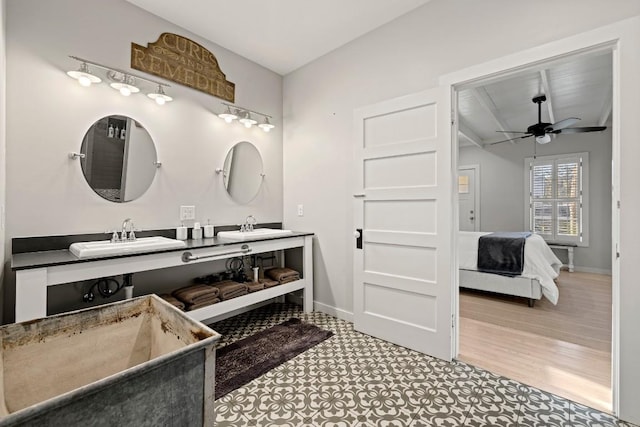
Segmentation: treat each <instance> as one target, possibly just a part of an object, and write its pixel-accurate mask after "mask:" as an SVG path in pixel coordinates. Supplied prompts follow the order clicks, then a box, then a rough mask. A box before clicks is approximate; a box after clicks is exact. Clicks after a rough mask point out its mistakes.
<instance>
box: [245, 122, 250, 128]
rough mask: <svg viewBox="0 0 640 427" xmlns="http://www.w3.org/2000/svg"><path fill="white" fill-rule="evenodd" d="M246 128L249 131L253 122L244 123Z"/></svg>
mask: <svg viewBox="0 0 640 427" xmlns="http://www.w3.org/2000/svg"><path fill="white" fill-rule="evenodd" d="M244 127H246V128H247V129H248V128H250V127H251V122H248V121H246V122H244Z"/></svg>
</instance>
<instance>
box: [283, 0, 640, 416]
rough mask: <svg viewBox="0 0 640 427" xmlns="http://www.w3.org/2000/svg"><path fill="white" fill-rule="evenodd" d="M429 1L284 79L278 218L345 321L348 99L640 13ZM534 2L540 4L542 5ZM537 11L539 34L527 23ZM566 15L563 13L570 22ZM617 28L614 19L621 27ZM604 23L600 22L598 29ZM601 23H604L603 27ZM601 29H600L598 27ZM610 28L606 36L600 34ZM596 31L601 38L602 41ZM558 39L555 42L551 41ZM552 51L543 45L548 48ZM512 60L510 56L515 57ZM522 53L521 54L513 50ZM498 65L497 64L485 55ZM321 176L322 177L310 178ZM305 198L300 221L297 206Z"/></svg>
mask: <svg viewBox="0 0 640 427" xmlns="http://www.w3.org/2000/svg"><path fill="white" fill-rule="evenodd" d="M603 4H604V3H603V2H601V1H597V0H586V1H582V0H566V1H562V2H549V1H546V2H521V1H510V0H484V1H482V2H473V1H462V0H432V1H430V2H429V3H427V4H425V5H424V6H422V7H420V8H418V9H416V10H415V11H412V12H410V13H408V14H406V15H404V16H402V17H400V18H398V19H396V20H394V21H392V22H391V23H389V24H387V25H385V26H383V27H381V28H378V29H376V30H375V31H372V32H370V33H368V34H366V35H364V36H362V37H361V38H359V39H357V40H354V41H353V42H351V43H349V44H346V45H344V46H342V47H341V48H339V49H336V50H334V51H332V52H331V53H329V54H327V55H325V56H323V57H322V58H319V59H317V60H316V61H314V62H312V63H310V64H307V65H306V66H304V67H302V68H300V69H298V70H296V71H294V72H293V73H291V74H288V75H287V76H285V79H284V111H283V114H284V117H285V134H284V167H285V169H284V176H285V186H284V221H285V226H286V227H287V228H293V229H298V230H311V231H314V232H315V233H316V240H315V242H316V243H315V246H314V285H315V298H316V301H317V303H318V304H317V305H316V306H317V307H318V308H319V309H321V310H323V311H327V312H331V313H335V314H338V315H340V316H342V317H344V318H350V317H351V316H352V310H353V252H352V247H353V209H352V204H353V189H354V179H353V168H354V165H353V138H354V129H353V111H354V109H355V108H357V107H361V106H365V105H370V104H373V103H375V102H379V101H382V100H386V99H390V98H394V97H398V96H402V95H407V94H410V93H415V92H418V91H421V90H425V89H429V88H433V87H436V86H438V83H439V78H440V77H441V76H443V75H445V74H447V73H453V72H456V71H459V70H462V69H464V68H467V67H472V66H476V65H479V64H482V63H484V62H487V61H492V60H497V59H498V58H501V57H503V56H505V55H510V54H517V53H519V52H522V51H523V50H526V49H532V48H534V47H539V48H538V49H537V50H536V52H537V53H539V54H543V53H544V49H545V47H544V46H543V45H544V44H545V43H550V42H553V41H557V40H560V39H564V38H567V37H570V36H573V35H577V34H580V33H583V32H586V31H589V30H593V29H595V28H599V27H601V26H604V25H607V24H611V23H613V22H616V21H619V20H623V19H627V18H629V17H637V16H638V15H640V2H638V1H637V0H616V1H612V2H607V3H606V7H603ZM541 5H542V6H541ZM540 7H543V8H544V7H553V10H554V13H550V14H546V15H545V18H544V30H543V31H541V29H540V26H539V25H529V24H530V23H534V22H535V21H536V20H535V19H533V18H531V19H527V18H525V19H524V21H527V22H524V21H523V17H534V16H539V13H540ZM567 17H570V19H568V18H567ZM637 21H638V20H637V19H636V20H635V21H634V22H633V25H631V24H628V25H624V26H623V27H621V26H619V25H616V26H615V27H614V28H613V29H611V31H610V34H611V36H610V37H611V39H615V38H616V37H618V35H619V31H623V32H624V35H623V39H624V41H623V42H621V43H620V49H621V51H622V52H621V54H620V55H619V60H620V65H621V69H622V70H623V72H622V73H621V82H620V83H621V85H622V87H623V88H624V91H623V93H621V94H620V98H619V100H620V109H619V111H617V112H615V113H616V114H619V118H620V127H619V129H617V131H619V132H620V141H621V147H620V150H621V151H620V158H621V167H620V168H619V171H620V178H621V179H620V180H621V183H622V185H621V188H620V191H621V199H622V200H621V202H622V206H623V207H622V209H621V211H620V227H621V230H622V231H621V240H620V244H621V251H622V252H621V254H622V255H621V258H620V267H619V268H620V305H619V308H620V325H619V326H620V329H619V330H620V337H621V339H620V372H621V382H620V386H621V393H620V396H621V408H622V412H621V413H622V414H623V415H624V416H626V417H628V419H630V420H636V422H639V421H640V408H639V407H638V405H637V396H638V395H639V394H640V386H639V384H640V368H639V367H638V364H637V354H638V353H640V336H639V335H638V334H637V331H636V328H637V325H638V324H639V323H640V317H639V316H640V315H639V314H638V310H637V307H638V306H640V291H638V286H637V279H636V277H637V262H638V261H637V260H638V259H640V241H638V240H637V238H636V237H635V236H637V235H639V234H640V223H639V222H638V221H637V211H638V210H640V192H638V191H637V188H636V185H637V182H639V181H640V169H639V168H638V166H637V159H638V158H640V145H639V144H636V143H635V141H637V139H638V134H640V121H638V116H639V115H640V82H639V81H638V78H637V76H638V75H640V57H639V56H638V52H640V25H637V23H638V22H637ZM621 25H623V24H621ZM604 31H605V30H603V32H604ZM606 31H609V29H607V30H606ZM607 34H609V33H607ZM607 36H608V35H607ZM602 39H603V37H598V41H599V42H601V41H602ZM556 47H557V46H556ZM550 55H551V53H550ZM512 59H513V58H512ZM521 59H522V60H525V58H524V57H521ZM493 64H495V63H493ZM318 182H321V183H322V184H321V185H316V184H315V183H318ZM299 203H304V206H305V210H304V213H305V215H304V217H298V216H297V215H296V204H299Z"/></svg>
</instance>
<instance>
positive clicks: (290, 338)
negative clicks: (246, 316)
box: [216, 317, 333, 399]
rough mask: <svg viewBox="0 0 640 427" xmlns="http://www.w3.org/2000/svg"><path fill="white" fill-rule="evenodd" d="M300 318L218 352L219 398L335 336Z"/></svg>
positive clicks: (261, 332)
mask: <svg viewBox="0 0 640 427" xmlns="http://www.w3.org/2000/svg"><path fill="white" fill-rule="evenodd" d="M332 335H333V332H331V331H325V330H324V329H320V328H318V327H317V326H315V325H311V324H309V323H304V322H302V321H301V320H300V319H296V318H295V317H292V318H291V319H289V320H287V321H285V322H282V323H280V324H279V325H276V326H272V327H270V328H268V329H265V330H264V331H260V332H257V333H255V334H253V335H251V336H250V337H247V338H243V339H241V340H238V341H236V342H234V343H232V344H229V345H227V346H225V347H222V348H220V349H218V350H217V352H216V399H219V398H221V397H222V396H224V395H225V394H227V393H229V392H231V391H233V390H235V389H237V388H240V387H242V386H243V385H245V384H247V383H248V382H250V381H251V380H253V379H254V378H257V377H259V376H260V375H262V374H264V373H265V372H267V371H269V370H271V369H273V368H275V367H276V366H278V365H280V364H282V363H284V362H286V361H287V360H289V359H292V358H294V357H295V356H297V355H298V354H300V353H302V352H303V351H305V350H308V349H310V348H311V347H313V346H314V345H316V344H319V343H321V342H322V341H324V340H326V339H327V338H329V337H331V336H332Z"/></svg>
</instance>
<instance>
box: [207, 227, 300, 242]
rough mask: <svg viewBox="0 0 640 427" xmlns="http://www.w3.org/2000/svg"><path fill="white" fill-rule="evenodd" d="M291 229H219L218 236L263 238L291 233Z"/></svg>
mask: <svg viewBox="0 0 640 427" xmlns="http://www.w3.org/2000/svg"><path fill="white" fill-rule="evenodd" d="M291 233H293V231H291V230H278V229H275V228H256V229H255V230H253V231H238V230H236V231H221V232H219V233H218V237H220V238H222V239H229V240H251V239H263V238H265V237H279V236H286V235H287V234H291Z"/></svg>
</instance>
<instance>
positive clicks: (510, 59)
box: [439, 17, 638, 415]
mask: <svg viewBox="0 0 640 427" xmlns="http://www.w3.org/2000/svg"><path fill="white" fill-rule="evenodd" d="M637 22H638V19H637V18H635V17H634V18H630V19H627V20H624V21H620V22H617V23H614V24H611V25H607V26H604V27H600V28H597V29H595V30H591V31H588V32H585V33H581V34H578V35H575V36H571V37H568V38H565V39H561V40H557V41H554V42H550V43H547V44H543V45H540V46H537V47H534V48H530V49H527V50H523V51H520V52H517V53H515V54H511V55H508V56H504V57H501V58H498V59H495V60H491V61H488V62H485V63H482V64H478V65H474V66H472V67H469V68H465V69H462V70H458V71H455V72H452V73H449V74H445V75H443V76H441V77H440V79H439V84H440V85H441V86H445V87H448V89H449V91H450V93H451V99H452V101H451V105H452V110H451V117H452V126H453V128H452V132H451V135H452V141H451V142H452V143H451V151H452V153H451V161H452V174H456V173H457V169H458V166H457V165H458V153H457V151H458V116H457V111H458V109H457V99H456V98H457V97H456V92H457V91H459V90H460V88H462V87H470V86H473V85H474V84H476V85H477V84H478V83H479V82H482V83H483V84H486V83H488V82H490V81H491V80H498V79H503V78H505V77H507V76H509V75H511V74H514V73H517V72H520V71H522V70H524V69H530V68H533V67H536V66H538V67H540V66H541V65H542V64H545V63H547V62H550V61H555V60H559V59H563V58H568V57H574V56H578V55H584V54H591V53H594V52H597V51H611V52H612V57H613V58H612V63H613V64H612V65H613V74H612V78H613V89H612V141H611V143H612V177H611V178H612V187H613V189H612V198H611V201H612V207H611V209H612V218H611V220H612V221H611V222H612V239H611V240H612V242H611V244H612V248H611V253H612V266H611V267H612V277H611V279H612V336H611V344H612V349H611V350H612V351H611V368H612V372H611V390H612V412H613V414H614V415H620V364H621V353H620V303H621V302H620V301H621V300H620V259H619V257H617V256H616V253H617V252H618V247H619V246H618V245H619V242H620V208H619V206H618V205H617V204H618V201H619V200H620V182H621V178H620V176H621V174H620V169H621V156H620V143H621V138H620V133H621V122H620V116H621V112H622V108H621V107H622V102H621V94H622V87H621V86H622V84H621V81H622V70H621V55H620V53H621V50H622V48H621V43H620V41H621V39H625V40H628V41H627V43H629V44H632V43H631V41H630V40H629V39H631V38H632V36H631V34H633V33H634V28H635V25H636V24H637ZM454 176H455V175H454ZM452 202H453V203H454V206H453V213H454V217H453V224H452V225H453V227H454V229H455V230H457V229H458V228H459V216H458V201H457V197H453V199H452ZM452 246H453V247H452V256H453V259H452V263H451V268H452V269H453V270H454V271H452V272H451V273H452V277H455V280H456V281H455V282H454V286H452V287H451V292H452V297H451V301H452V304H453V307H452V313H453V316H454V321H453V328H454V330H453V335H452V338H453V339H452V351H453V354H454V357H457V355H458V354H459V337H460V333H459V328H458V325H459V324H460V322H459V317H460V310H459V287H458V283H459V277H458V242H457V238H455V239H453V242H452ZM625 388H626V389H627V392H628V389H629V386H626V387H625ZM627 400H628V398H627ZM627 403H628V402H627ZM626 406H629V405H626ZM635 410H636V409H635V408H630V407H625V412H626V413H630V412H633V411H635Z"/></svg>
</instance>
